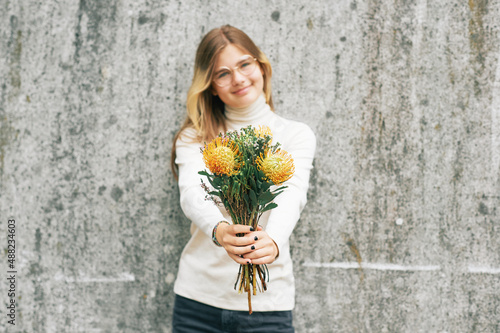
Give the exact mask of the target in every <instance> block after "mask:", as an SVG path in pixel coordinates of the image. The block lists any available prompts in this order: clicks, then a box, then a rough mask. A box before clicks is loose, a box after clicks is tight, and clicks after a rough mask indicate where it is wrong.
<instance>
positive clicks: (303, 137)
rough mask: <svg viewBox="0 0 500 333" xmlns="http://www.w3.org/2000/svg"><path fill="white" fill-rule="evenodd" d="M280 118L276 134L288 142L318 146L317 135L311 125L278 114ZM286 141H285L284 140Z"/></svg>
mask: <svg viewBox="0 0 500 333" xmlns="http://www.w3.org/2000/svg"><path fill="white" fill-rule="evenodd" d="M277 117H278V119H279V122H278V124H279V125H278V126H276V128H275V130H276V132H277V133H276V134H278V136H279V137H281V138H282V140H283V141H286V142H287V143H288V144H292V145H295V144H300V145H301V146H309V147H311V149H314V148H315V147H316V135H315V134H314V131H313V130H312V129H311V127H309V125H307V124H305V123H303V122H300V121H296V120H291V119H286V118H283V117H281V116H277ZM283 143H284V142H283Z"/></svg>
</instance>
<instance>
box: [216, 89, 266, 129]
mask: <svg viewBox="0 0 500 333" xmlns="http://www.w3.org/2000/svg"><path fill="white" fill-rule="evenodd" d="M270 112H271V113H272V111H271V108H270V107H269V105H268V104H267V103H266V98H265V96H264V94H263V93H262V94H261V95H260V96H259V97H258V98H257V100H256V101H255V102H253V103H252V104H250V105H249V106H246V107H243V108H234V107H231V106H229V105H226V106H225V116H226V119H227V120H228V122H229V123H231V124H234V125H256V124H260V123H262V122H263V121H265V119H266V118H267V117H268V116H269V113H270Z"/></svg>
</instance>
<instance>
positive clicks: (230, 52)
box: [215, 44, 249, 68]
mask: <svg viewBox="0 0 500 333" xmlns="http://www.w3.org/2000/svg"><path fill="white" fill-rule="evenodd" d="M247 54H249V53H248V51H247V50H245V49H243V48H241V47H239V46H236V45H234V44H229V45H228V46H226V47H225V48H224V49H223V50H222V51H221V52H220V53H219V56H218V57H217V60H216V62H215V68H219V67H229V68H231V67H235V66H236V65H237V64H238V62H239V61H240V60H241V58H242V57H243V56H244V55H247Z"/></svg>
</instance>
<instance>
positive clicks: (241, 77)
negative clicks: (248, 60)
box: [232, 70, 245, 85]
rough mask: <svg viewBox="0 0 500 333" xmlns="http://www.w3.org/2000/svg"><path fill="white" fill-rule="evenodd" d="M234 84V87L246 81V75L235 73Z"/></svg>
mask: <svg viewBox="0 0 500 333" xmlns="http://www.w3.org/2000/svg"><path fill="white" fill-rule="evenodd" d="M232 79H233V80H232V83H233V85H238V84H239V83H241V82H243V81H245V75H243V74H241V73H240V71H236V70H235V71H233V78H232Z"/></svg>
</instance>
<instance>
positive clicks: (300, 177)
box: [266, 125, 316, 248]
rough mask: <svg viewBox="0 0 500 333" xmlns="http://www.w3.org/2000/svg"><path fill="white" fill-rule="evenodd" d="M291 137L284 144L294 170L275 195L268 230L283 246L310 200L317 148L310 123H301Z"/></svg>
mask: <svg viewBox="0 0 500 333" xmlns="http://www.w3.org/2000/svg"><path fill="white" fill-rule="evenodd" d="M292 137H293V139H292V141H291V142H290V144H287V146H285V147H284V149H285V150H287V151H288V152H289V153H290V154H291V155H292V157H293V160H294V163H295V173H294V175H293V176H292V178H291V179H290V180H289V181H287V182H286V183H285V184H284V185H286V186H288V188H286V189H285V191H283V193H281V194H280V195H278V196H277V197H276V199H275V200H274V202H275V203H276V204H278V207H276V208H275V209H273V210H271V213H270V215H269V220H268V223H267V226H266V231H267V233H268V234H269V236H270V237H271V238H272V239H273V240H274V241H275V242H276V244H277V246H278V248H282V247H283V246H284V245H285V244H286V243H287V242H288V239H289V238H290V236H291V234H292V231H293V229H294V228H295V225H296V224H297V222H298V220H299V218H300V213H301V212H302V209H303V208H304V206H305V204H306V202H307V190H308V188H309V176H310V173H311V170H312V168H313V165H312V162H313V159H314V153H315V150H316V136H315V135H314V132H313V131H312V130H311V129H310V128H309V127H308V126H307V125H303V126H300V132H298V133H296V135H293V134H292Z"/></svg>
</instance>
